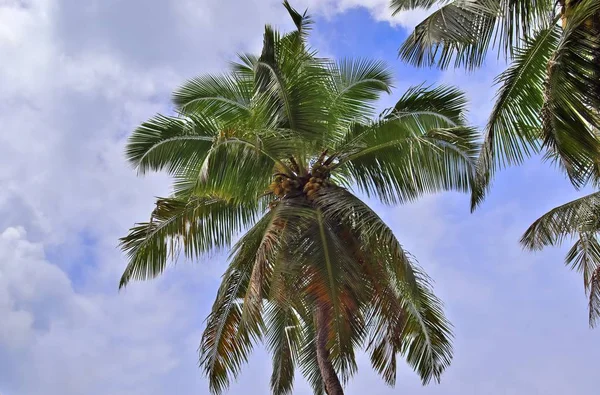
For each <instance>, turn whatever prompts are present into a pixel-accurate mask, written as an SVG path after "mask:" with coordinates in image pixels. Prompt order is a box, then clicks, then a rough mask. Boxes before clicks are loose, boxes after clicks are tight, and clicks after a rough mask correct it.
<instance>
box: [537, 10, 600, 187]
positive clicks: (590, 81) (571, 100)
mask: <svg viewBox="0 0 600 395" xmlns="http://www.w3.org/2000/svg"><path fill="white" fill-rule="evenodd" d="M599 12H600V3H599V2H598V1H595V0H583V1H581V2H580V3H579V4H577V6H576V7H573V9H572V12H571V13H570V15H569V18H568V19H567V23H566V25H565V27H564V31H563V34H562V36H561V39H560V41H559V43H558V46H557V48H556V51H555V52H554V55H553V56H552V59H551V60H550V64H549V69H548V78H547V81H546V84H545V87H544V97H545V103H544V106H543V108H542V125H543V128H542V132H543V139H544V146H545V147H546V148H547V149H548V150H549V154H548V155H547V157H548V158H551V159H553V160H555V161H556V162H557V163H558V164H559V165H560V166H561V167H562V168H564V169H565V171H566V172H567V174H568V176H569V178H570V180H571V182H572V183H573V184H574V185H575V186H576V187H581V186H583V185H585V184H586V182H587V181H589V180H590V179H597V178H598V174H599V168H598V156H599V155H600V143H599V141H598V136H597V133H598V130H599V128H600V119H599V118H598V113H597V109H598V108H600V98H596V97H594V96H595V92H598V91H599V89H600V81H599V80H598V79H597V76H596V69H597V67H598V65H597V64H595V62H594V55H595V53H596V51H598V50H599V49H600V37H598V36H597V35H592V34H590V33H589V30H588V28H587V26H586V22H587V21H588V20H589V18H590V17H591V16H592V15H595V14H597V13H599Z"/></svg>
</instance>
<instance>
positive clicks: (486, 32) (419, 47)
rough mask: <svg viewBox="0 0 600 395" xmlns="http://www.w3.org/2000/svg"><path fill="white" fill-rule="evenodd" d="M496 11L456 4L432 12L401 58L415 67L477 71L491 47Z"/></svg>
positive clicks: (458, 0)
mask: <svg viewBox="0 0 600 395" xmlns="http://www.w3.org/2000/svg"><path fill="white" fill-rule="evenodd" d="M496 21H497V11H496V10H495V9H486V8H485V7H483V6H481V7H474V4H473V2H468V1H465V0H455V1H453V2H451V3H448V4H445V5H443V6H442V7H440V9H439V10H437V11H435V12H433V13H432V14H431V15H430V16H429V17H427V18H426V19H425V20H424V21H423V22H421V23H420V24H418V25H417V26H416V27H415V30H414V31H413V32H412V33H411V34H410V35H409V36H408V38H407V39H406V40H405V41H404V43H403V44H402V46H401V47H400V50H399V56H400V57H401V58H402V59H403V60H404V61H406V62H408V63H410V64H413V65H416V66H432V65H434V64H436V65H437V66H438V67H440V68H442V69H445V68H447V67H448V66H449V65H450V64H452V63H454V66H455V67H465V68H468V69H474V68H477V67H479V66H481V64H482V63H483V61H484V60H485V55H486V54H487V51H488V49H489V47H490V44H491V43H492V39H493V34H494V27H495V24H496Z"/></svg>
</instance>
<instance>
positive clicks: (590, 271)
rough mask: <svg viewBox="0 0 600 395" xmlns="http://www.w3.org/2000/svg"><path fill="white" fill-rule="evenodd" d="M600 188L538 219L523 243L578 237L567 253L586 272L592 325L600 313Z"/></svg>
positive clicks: (538, 244) (534, 245)
mask: <svg viewBox="0 0 600 395" xmlns="http://www.w3.org/2000/svg"><path fill="white" fill-rule="evenodd" d="M599 231H600V192H595V193H592V194H590V195H587V196H584V197H582V198H580V199H576V200H574V201H571V202H569V203H566V204H563V205H562V206H559V207H557V208H555V209H553V210H551V211H549V212H548V213H546V214H544V215H543V216H542V217H540V218H539V219H538V220H536V221H535V222H534V223H533V224H532V225H531V226H530V227H529V229H527V231H526V232H525V234H524V235H523V237H522V238H521V243H522V244H523V245H524V246H525V247H526V248H529V249H532V250H539V249H542V248H543V247H545V246H548V245H559V244H561V243H562V242H563V241H564V240H565V239H566V238H567V237H570V238H573V237H574V238H576V241H575V244H574V245H573V246H572V247H571V249H570V250H569V252H568V253H567V257H566V260H565V261H566V264H567V265H569V266H571V268H572V269H575V270H577V271H578V272H580V273H582V274H583V283H584V287H585V290H586V292H587V293H588V296H589V314H590V318H589V319H590V326H592V327H593V326H595V324H596V321H597V320H598V318H599V317H600V314H599V313H600V305H599V302H600V299H599V298H598V294H599V292H600V290H599V286H600V283H599V282H598V275H599V271H600V242H599V241H598V239H597V235H598V232H599Z"/></svg>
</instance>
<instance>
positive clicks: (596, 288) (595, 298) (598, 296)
mask: <svg viewBox="0 0 600 395" xmlns="http://www.w3.org/2000/svg"><path fill="white" fill-rule="evenodd" d="M589 311H590V326H591V327H592V328H593V327H595V326H596V324H597V323H598V319H599V318H600V267H597V268H596V270H595V271H594V273H593V274H592V277H591V280H590V289H589Z"/></svg>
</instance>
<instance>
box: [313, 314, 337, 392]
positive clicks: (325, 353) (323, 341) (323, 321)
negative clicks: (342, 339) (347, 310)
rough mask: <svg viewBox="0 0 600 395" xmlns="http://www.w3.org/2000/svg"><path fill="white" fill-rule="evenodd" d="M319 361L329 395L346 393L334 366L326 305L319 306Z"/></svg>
mask: <svg viewBox="0 0 600 395" xmlns="http://www.w3.org/2000/svg"><path fill="white" fill-rule="evenodd" d="M316 318H317V319H316V324H317V363H318V364H319V370H320V371H321V377H323V384H324V385H325V392H326V393H327V395H344V390H343V389H342V384H341V383H340V379H339V378H338V376H337V373H336V372H335V369H334V368H333V364H332V363H331V358H330V354H329V349H328V348H327V340H328V338H329V325H328V323H329V314H328V311H327V308H326V307H325V306H319V307H317V317H316Z"/></svg>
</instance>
